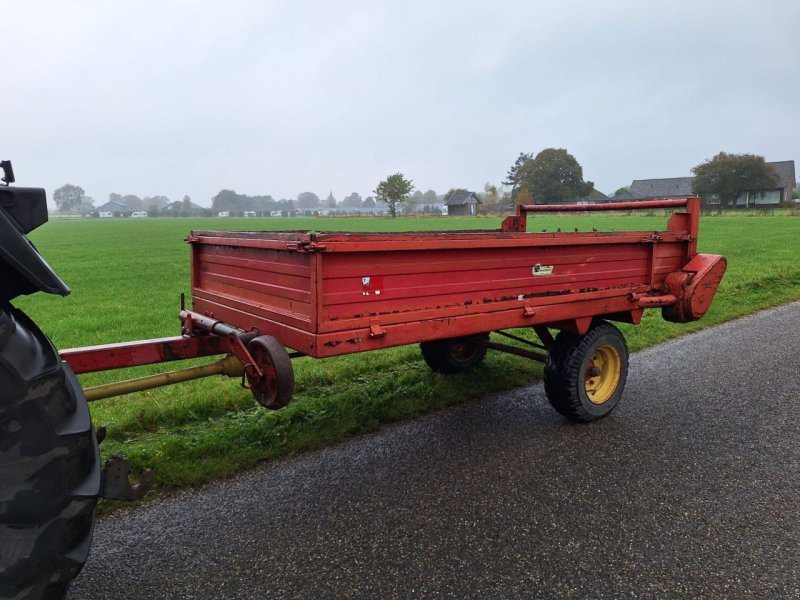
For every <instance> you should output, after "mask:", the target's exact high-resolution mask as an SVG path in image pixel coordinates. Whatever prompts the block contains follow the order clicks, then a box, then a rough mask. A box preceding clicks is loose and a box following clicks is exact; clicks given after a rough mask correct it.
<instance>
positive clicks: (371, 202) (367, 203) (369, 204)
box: [361, 196, 375, 208]
mask: <svg viewBox="0 0 800 600" xmlns="http://www.w3.org/2000/svg"><path fill="white" fill-rule="evenodd" d="M361 206H362V207H364V208H375V198H373V197H372V196H367V197H366V198H364V203H363V204H362V205H361Z"/></svg>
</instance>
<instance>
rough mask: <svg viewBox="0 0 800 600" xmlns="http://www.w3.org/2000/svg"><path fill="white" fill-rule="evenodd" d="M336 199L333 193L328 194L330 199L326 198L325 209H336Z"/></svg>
mask: <svg viewBox="0 0 800 600" xmlns="http://www.w3.org/2000/svg"><path fill="white" fill-rule="evenodd" d="M336 206H337V204H336V198H335V197H334V195H333V192H328V197H327V198H325V208H336Z"/></svg>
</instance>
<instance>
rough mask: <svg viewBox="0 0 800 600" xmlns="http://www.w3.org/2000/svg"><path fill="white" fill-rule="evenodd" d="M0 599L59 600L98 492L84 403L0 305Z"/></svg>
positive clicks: (23, 322) (16, 316) (62, 367)
mask: <svg viewBox="0 0 800 600" xmlns="http://www.w3.org/2000/svg"><path fill="white" fill-rule="evenodd" d="M0 479H1V480H2V485H0V540H2V547H0V598H6V597H10V598H61V597H63V596H64V594H66V590H67V587H68V586H69V582H70V581H71V580H72V579H73V578H74V577H75V576H76V575H77V574H78V572H79V571H80V569H81V568H82V566H83V563H84V562H85V561H86V558H87V556H88V553H89V546H90V545H91V536H92V529H93V524H94V511H95V504H96V502H97V496H98V495H99V493H100V487H101V471H100V457H99V452H98V448H97V441H96V439H95V436H94V431H93V429H92V421H91V417H90V415H89V409H88V406H87V404H86V399H85V398H84V396H83V392H82V390H81V388H80V385H79V384H78V382H77V379H76V378H75V375H74V374H73V373H72V370H71V369H70V368H69V366H67V365H66V364H64V363H62V362H61V359H60V357H59V355H58V352H57V351H56V349H55V348H54V347H53V345H52V344H51V343H50V341H49V340H48V339H47V337H46V336H45V335H44V334H43V333H42V332H41V331H40V330H39V328H38V327H37V326H36V325H35V324H34V323H33V322H32V321H31V320H30V319H29V318H28V317H27V316H26V315H25V314H24V313H22V312H21V311H19V310H16V309H14V308H12V307H11V306H9V305H4V306H0Z"/></svg>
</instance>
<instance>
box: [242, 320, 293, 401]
mask: <svg viewBox="0 0 800 600" xmlns="http://www.w3.org/2000/svg"><path fill="white" fill-rule="evenodd" d="M247 350H248V352H250V355H251V356H252V357H253V359H255V361H256V364H258V367H259V368H260V369H261V370H262V371H264V379H263V380H262V381H251V382H250V385H251V387H250V391H251V392H252V393H253V397H254V398H255V399H256V401H257V402H258V403H259V404H261V405H262V406H264V407H265V408H269V409H270V410H278V409H280V408H283V407H284V406H286V405H287V404H289V403H290V402H291V401H292V398H293V397H294V369H293V368H292V359H291V358H290V357H289V354H288V352H286V348H284V347H283V344H281V343H280V342H279V341H278V340H277V339H276V338H274V337H272V336H270V335H262V336H259V337H257V338H255V339H253V340H252V341H251V342H250V343H249V344H247Z"/></svg>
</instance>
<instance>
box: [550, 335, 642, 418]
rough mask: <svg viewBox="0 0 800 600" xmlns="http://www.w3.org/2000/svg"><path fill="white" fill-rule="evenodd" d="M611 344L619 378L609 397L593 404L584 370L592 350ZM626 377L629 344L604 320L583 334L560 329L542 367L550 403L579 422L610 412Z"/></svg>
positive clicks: (585, 370)
mask: <svg viewBox="0 0 800 600" xmlns="http://www.w3.org/2000/svg"><path fill="white" fill-rule="evenodd" d="M604 345H611V346H613V347H614V348H615V349H616V350H617V353H618V354H619V358H620V363H621V365H620V373H619V380H618V383H617V386H616V389H614V392H613V394H612V395H611V397H610V398H609V399H608V400H606V401H605V402H603V403H602V404H595V403H593V402H592V401H591V400H589V397H588V395H587V393H586V384H585V381H586V376H587V375H586V374H587V369H588V368H589V366H590V364H591V360H592V356H593V355H594V353H595V351H596V350H597V349H598V348H600V347H601V346H604ZM627 377H628V345H627V344H626V343H625V337H624V336H623V335H622V332H621V331H620V330H619V329H617V328H616V327H614V326H613V325H611V324H610V323H607V322H606V321H596V322H595V323H594V324H593V325H592V327H591V329H589V331H588V333H587V334H586V335H577V334H574V333H568V332H565V331H562V332H561V333H559V334H558V335H557V336H556V340H555V345H554V347H553V348H552V349H551V350H550V354H549V355H548V357H547V362H546V363H545V367H544V391H545V394H547V399H548V400H549V401H550V404H551V405H552V406H553V408H554V409H556V410H557V411H558V412H559V413H560V414H562V415H563V416H565V417H566V418H568V419H570V420H571V421H575V422H578V423H590V422H592V421H596V420H597V419H601V418H603V417H605V416H607V415H608V414H609V413H611V411H612V410H614V408H615V407H616V406H617V404H618V403H619V400H620V398H621V397H622V391H623V389H624V388H625V381H626V379H627Z"/></svg>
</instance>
